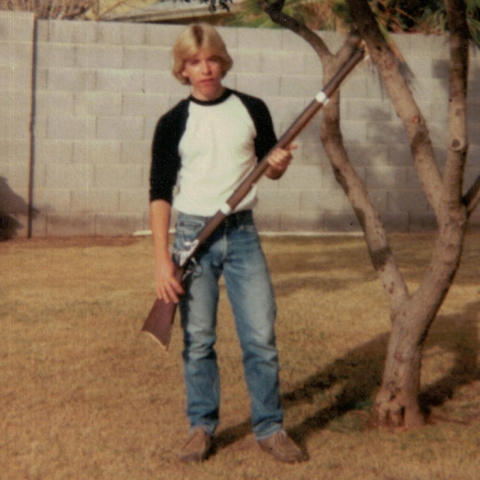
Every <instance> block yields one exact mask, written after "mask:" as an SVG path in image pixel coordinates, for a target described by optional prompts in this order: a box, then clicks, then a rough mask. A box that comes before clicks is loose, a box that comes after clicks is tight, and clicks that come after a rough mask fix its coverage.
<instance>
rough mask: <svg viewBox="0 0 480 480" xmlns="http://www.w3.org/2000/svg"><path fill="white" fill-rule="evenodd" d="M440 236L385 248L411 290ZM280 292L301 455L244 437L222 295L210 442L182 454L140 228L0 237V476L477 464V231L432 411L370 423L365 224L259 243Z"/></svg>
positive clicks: (174, 368)
mask: <svg viewBox="0 0 480 480" xmlns="http://www.w3.org/2000/svg"><path fill="white" fill-rule="evenodd" d="M433 241H434V237H433V235H429V234H404V235H403V234H402V235H400V234H398V235H393V236H392V246H393V249H394V252H395V253H396V255H397V259H398V262H399V264H400V265H401V267H402V270H403V271H404V273H405V276H406V278H407V280H408V283H409V286H410V287H411V288H412V290H413V289H415V286H416V284H417V283H418V281H419V279H420V278H421V276H422V272H423V269H424V268H425V266H426V264H427V262H428V259H429V253H430V251H431V248H432V243H433ZM263 244H264V247H265V252H266V254H267V258H268V261H269V265H270V269H271V272H272V277H273V281H274V286H275V290H276V292H277V303H278V312H279V315H278V320H277V337H278V347H279V350H280V362H281V369H282V370H281V390H282V401H283V404H284V407H285V417H286V418H285V426H286V428H287V430H288V431H289V433H290V434H291V435H292V436H293V437H294V438H295V439H296V440H297V441H298V442H299V443H300V444H302V445H303V446H304V447H305V449H306V450H307V451H308V453H309V455H310V459H309V461H308V462H306V463H303V464H300V465H283V464H279V463H276V462H275V461H274V460H272V459H271V458H270V457H269V456H267V455H266V454H264V453H263V452H261V451H260V449H259V448H258V447H257V445H256V443H255V441H254V438H253V436H252V434H251V427H250V423H249V402H248V397H247V393H246V388H245V384H244V380H243V372H242V368H241V362H240V350H239V347H238V344H237V340H236V335H235V332H234V328H233V320H232V317H231V313H230V309H229V305H228V302H227V301H226V299H225V295H223V296H222V300H221V304H220V315H219V327H218V332H219V340H218V357H219V363H220V367H221V380H222V408H221V425H220V428H219V430H218V432H217V433H218V436H217V439H216V447H215V453H214V454H213V455H212V457H211V458H210V459H209V460H208V461H207V462H205V463H203V464H201V465H193V466H188V465H183V464H180V463H179V462H178V461H177V457H176V454H177V451H178V449H179V447H181V445H182V444H183V442H184V440H185V437H186V434H187V430H188V425H187V422H186V420H185V417H184V389H183V381H182V365H181V348H182V346H181V331H180V328H179V327H178V321H177V325H176V327H175V329H174V334H173V340H172V344H171V347H170V350H169V352H165V351H163V350H162V349H161V348H160V347H159V346H158V344H156V343H155V342H154V341H153V340H152V339H151V338H150V337H149V336H148V335H146V334H143V333H140V328H141V326H142V324H143V321H144V319H145V317H146V315H147V314H148V311H149V309H150V307H151V305H152V303H153V300H154V290H153V281H152V277H153V275H152V248H151V239H150V238H126V237H125V238H89V239H87V238H71V239H32V240H25V239H16V240H12V241H8V242H3V243H0V262H1V266H2V278H1V279H0V299H1V302H0V321H1V326H2V332H3V334H2V335H1V336H0V371H1V372H2V374H1V376H0V411H1V412H2V414H1V416H0V431H1V432H2V434H1V435H0V478H1V479H2V480H24V479H25V480H27V479H28V480H66V479H79V480H93V479H112V480H150V479H165V480H177V479H178V480H187V479H198V480H207V479H208V480H212V479H222V480H227V479H232V480H237V479H238V480H239V479H245V480H247V479H266V480H270V479H285V480H297V479H309V480H311V479H352V480H353V479H355V480H359V479H361V480H368V479H384V480H393V479H397V480H406V479H421V480H424V479H435V480H441V479H462V480H463V479H472V480H474V479H475V480H476V479H478V478H480V473H479V472H480V368H479V363H478V360H479V358H478V357H479V352H480V344H479V326H480V234H473V233H472V234H470V235H469V236H468V238H467V242H466V247H465V252H464V257H463V261H462V266H461V269H460V271H459V274H458V276H457V277H456V279H455V284H454V286H453V287H452V290H451V291H450V293H449V295H448V297H447V299H446V301H445V303H444V305H443V307H442V310H441V312H440V314H439V316H438V318H437V320H436V322H435V323H434V325H433V327H432V330H431V333H430V335H429V337H428V339H427V344H426V346H425V350H424V363H423V370H422V394H421V401H422V404H423V405H424V406H426V407H428V408H429V409H430V410H431V417H430V423H429V425H427V426H426V427H424V428H421V429H418V430H410V431H390V430H370V429H368V428H367V421H368V416H369V409H370V407H371V402H372V398H373V396H374V394H375V391H376V389H377V387H378V383H379V382H380V379H381V374H382V366H383V361H384V356H385V348H386V343H387V341H388V335H389V328H390V327H389V311H388V303H387V299H386V297H385V295H384V294H383V291H382V288H381V285H380V282H379V280H378V279H377V277H376V275H375V273H374V271H373V269H372V266H371V264H370V262H369V259H368V256H367V253H366V248H365V244H364V241H363V239H362V238H361V237H348V236H345V237H302V238H290V237H280V238H278V237H277V238H270V237H266V238H264V239H263Z"/></svg>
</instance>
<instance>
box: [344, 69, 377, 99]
mask: <svg viewBox="0 0 480 480" xmlns="http://www.w3.org/2000/svg"><path fill="white" fill-rule="evenodd" d="M371 82H374V80H372V79H371V78H368V77H367V76H363V75H358V74H355V76H354V77H352V78H349V79H348V80H347V81H346V82H345V83H343V84H342V90H341V97H342V99H345V98H362V99H363V98H366V97H371V94H370V93H371V89H372V86H371V85H370V83H371Z"/></svg>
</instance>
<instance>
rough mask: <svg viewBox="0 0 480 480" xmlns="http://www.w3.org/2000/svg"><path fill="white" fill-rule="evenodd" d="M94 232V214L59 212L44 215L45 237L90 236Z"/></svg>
mask: <svg viewBox="0 0 480 480" xmlns="http://www.w3.org/2000/svg"><path fill="white" fill-rule="evenodd" d="M94 234H95V215H92V214H83V213H79V214H73V213H59V214H48V215H46V228H45V235H46V236H47V237H71V236H82V237H83V236H92V235H94Z"/></svg>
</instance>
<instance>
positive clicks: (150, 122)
mask: <svg viewBox="0 0 480 480" xmlns="http://www.w3.org/2000/svg"><path fill="white" fill-rule="evenodd" d="M157 124H158V117H147V118H145V131H144V137H143V138H144V140H145V141H150V142H151V141H152V138H153V136H154V134H155V129H156V127H157Z"/></svg>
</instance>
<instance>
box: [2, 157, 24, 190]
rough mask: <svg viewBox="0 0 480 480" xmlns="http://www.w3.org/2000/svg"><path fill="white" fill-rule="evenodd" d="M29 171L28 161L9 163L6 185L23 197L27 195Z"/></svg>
mask: <svg viewBox="0 0 480 480" xmlns="http://www.w3.org/2000/svg"><path fill="white" fill-rule="evenodd" d="M29 171H30V169H29V163H28V162H24V163H13V164H9V168H8V179H7V180H8V186H9V187H10V188H11V189H12V190H14V191H15V192H17V193H18V194H19V195H21V196H23V197H24V198H27V196H28V193H27V192H28V177H29ZM2 183H3V182H1V183H0V185H2ZM0 195H2V192H0Z"/></svg>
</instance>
